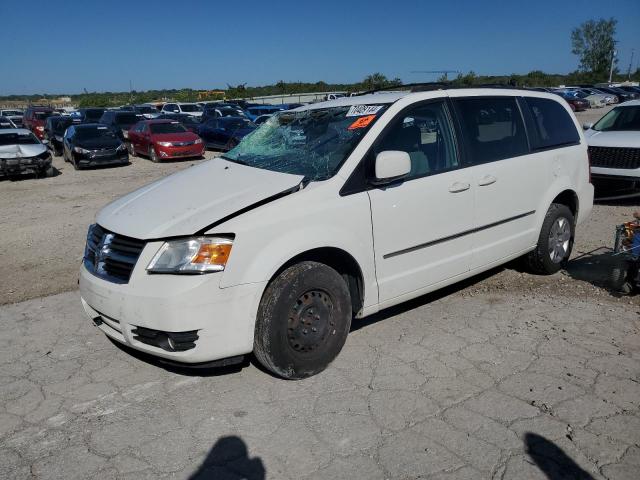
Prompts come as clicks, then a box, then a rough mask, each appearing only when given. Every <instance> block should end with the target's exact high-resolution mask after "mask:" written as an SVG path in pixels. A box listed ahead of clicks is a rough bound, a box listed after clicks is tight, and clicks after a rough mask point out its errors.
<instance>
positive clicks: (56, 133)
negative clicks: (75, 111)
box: [44, 115, 80, 156]
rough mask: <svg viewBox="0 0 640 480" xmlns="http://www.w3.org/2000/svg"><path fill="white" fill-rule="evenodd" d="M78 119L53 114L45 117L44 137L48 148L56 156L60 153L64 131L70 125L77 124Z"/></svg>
mask: <svg viewBox="0 0 640 480" xmlns="http://www.w3.org/2000/svg"><path fill="white" fill-rule="evenodd" d="M79 123H80V119H79V118H74V117H71V116H69V117H63V116H59V115H56V116H53V117H49V118H47V122H46V123H45V125H44V138H45V139H46V140H47V141H48V142H49V148H51V150H53V154H54V155H56V156H60V155H62V142H63V137H64V132H66V131H67V128H69V127H70V126H71V125H74V124H76V125H77V124H79Z"/></svg>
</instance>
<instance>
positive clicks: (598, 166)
mask: <svg viewBox="0 0 640 480" xmlns="http://www.w3.org/2000/svg"><path fill="white" fill-rule="evenodd" d="M583 128H584V129H585V137H586V138H587V144H588V145H589V154H590V157H591V175H592V176H593V178H594V180H605V181H610V182H609V183H612V182H616V183H618V184H622V186H623V187H626V188H640V100H631V101H628V102H625V103H622V104H620V105H618V106H616V107H614V108H613V109H612V110H610V111H609V112H608V113H606V114H605V115H604V116H603V117H602V118H601V119H600V120H598V121H597V122H596V123H595V124H593V125H592V124H590V123H585V124H584V125H583ZM611 181H612V182H611Z"/></svg>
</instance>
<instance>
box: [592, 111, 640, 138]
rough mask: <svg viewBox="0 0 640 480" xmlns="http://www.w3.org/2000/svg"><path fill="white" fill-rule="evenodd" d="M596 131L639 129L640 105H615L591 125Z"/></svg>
mask: <svg viewBox="0 0 640 480" xmlns="http://www.w3.org/2000/svg"><path fill="white" fill-rule="evenodd" d="M593 129H594V130H596V131H598V132H615V131H635V132H637V131H639V130H640V107H616V108H614V109H613V110H611V111H610V112H609V113H607V114H606V115H605V116H604V117H602V118H601V119H600V120H598V122H597V123H596V124H595V125H594V126H593Z"/></svg>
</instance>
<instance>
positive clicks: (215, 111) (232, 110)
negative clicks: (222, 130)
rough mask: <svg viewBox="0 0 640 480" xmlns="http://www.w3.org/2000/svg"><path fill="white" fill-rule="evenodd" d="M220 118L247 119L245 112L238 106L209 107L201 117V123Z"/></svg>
mask: <svg viewBox="0 0 640 480" xmlns="http://www.w3.org/2000/svg"><path fill="white" fill-rule="evenodd" d="M220 117H246V114H245V111H244V110H242V109H241V108H240V107H238V106H237V105H217V106H207V108H205V109H204V111H203V112H202V116H201V117H200V122H201V123H206V122H207V121H209V120H210V119H212V118H220Z"/></svg>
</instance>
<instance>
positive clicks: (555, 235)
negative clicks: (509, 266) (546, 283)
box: [525, 203, 575, 275]
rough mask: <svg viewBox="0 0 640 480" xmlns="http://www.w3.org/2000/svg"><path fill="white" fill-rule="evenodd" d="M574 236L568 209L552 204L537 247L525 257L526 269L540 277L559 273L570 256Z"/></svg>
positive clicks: (573, 227)
mask: <svg viewBox="0 0 640 480" xmlns="http://www.w3.org/2000/svg"><path fill="white" fill-rule="evenodd" d="M574 234H575V220H574V218H573V214H572V213H571V210H569V207H567V206H566V205H561V204H558V203H552V204H551V206H550V207H549V210H547V214H546V216H545V217H544V222H542V228H541V229H540V236H539V237H538V245H537V246H536V248H535V250H533V251H531V252H529V253H528V254H527V255H526V257H525V262H526V265H527V267H528V269H529V270H530V271H532V272H533V273H538V274H542V275H552V274H554V273H556V272H557V271H559V270H560V269H561V268H562V267H563V266H564V265H565V264H566V262H567V260H569V257H570V256H571V250H572V249H573V239H574Z"/></svg>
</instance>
